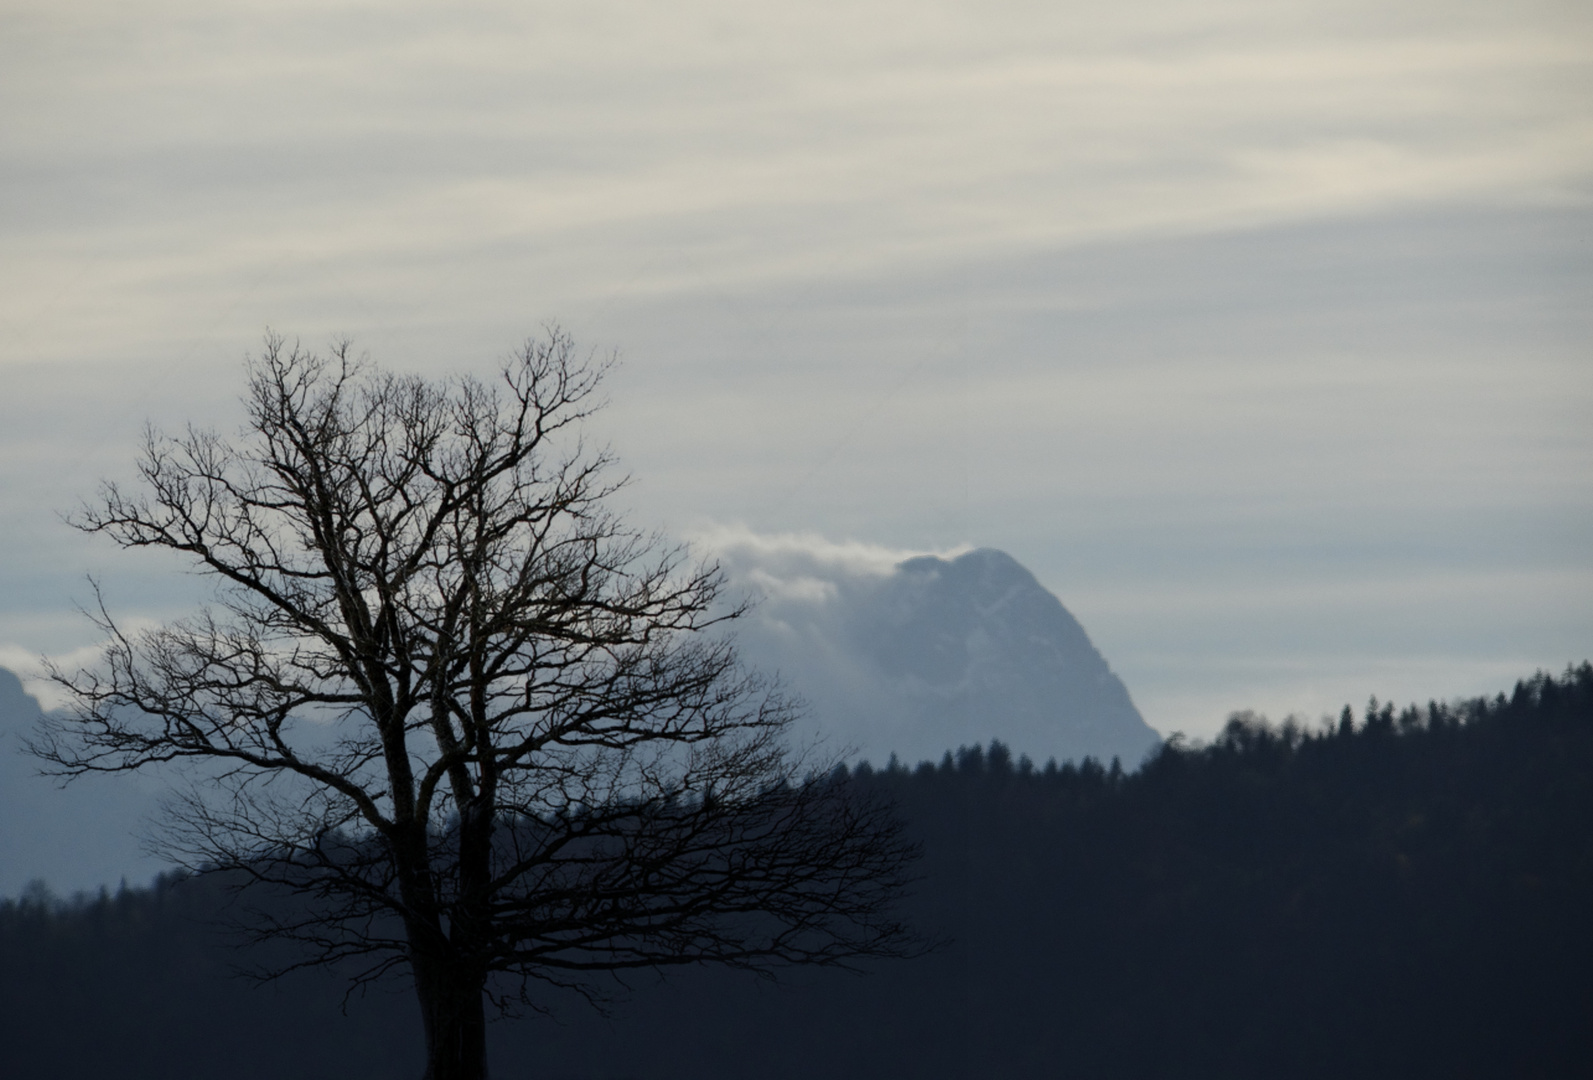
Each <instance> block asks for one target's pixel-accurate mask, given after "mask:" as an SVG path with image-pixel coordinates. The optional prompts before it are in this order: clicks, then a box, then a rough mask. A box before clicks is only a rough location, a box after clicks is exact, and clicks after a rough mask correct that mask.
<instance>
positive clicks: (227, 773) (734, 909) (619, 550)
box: [33, 331, 914, 1080]
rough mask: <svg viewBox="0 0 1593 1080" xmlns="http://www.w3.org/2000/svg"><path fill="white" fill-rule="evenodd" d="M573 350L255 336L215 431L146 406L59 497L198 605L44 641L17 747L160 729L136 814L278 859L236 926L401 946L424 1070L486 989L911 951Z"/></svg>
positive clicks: (175, 841) (465, 1052)
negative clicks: (162, 557) (466, 359)
mask: <svg viewBox="0 0 1593 1080" xmlns="http://www.w3.org/2000/svg"><path fill="white" fill-rule="evenodd" d="M602 374H603V366H602V365H601V364H593V363H590V362H587V361H583V360H580V359H578V358H576V357H575V356H574V352H573V348H572V345H571V343H570V341H569V339H568V338H567V337H566V336H564V335H563V334H562V333H560V332H557V331H553V332H550V333H549V334H548V335H547V336H546V337H545V338H544V339H541V340H538V341H533V342H531V343H528V344H527V345H526V347H525V348H524V349H523V350H521V351H520V352H519V353H518V354H516V355H515V356H514V357H513V359H512V360H511V361H510V362H509V363H507V364H506V365H505V366H504V367H503V369H502V371H501V380H499V381H497V382H495V383H493V384H486V383H483V382H480V381H477V380H475V379H472V378H460V379H455V380H452V381H446V382H434V381H427V380H425V379H421V378H414V377H398V376H395V375H391V374H385V373H382V372H380V371H378V370H376V369H375V368H374V367H372V366H370V365H369V364H367V363H365V362H362V361H359V360H356V359H355V358H353V357H352V356H351V355H350V352H349V348H348V346H347V345H339V346H337V347H335V348H334V350H333V351H332V353H331V354H330V355H329V356H326V357H321V356H318V355H315V354H313V353H310V352H306V351H301V350H300V349H299V348H298V347H297V346H293V347H289V346H287V345H286V344H285V343H284V341H283V340H282V339H280V338H277V337H269V338H268V339H267V342H266V348H265V351H264V353H263V355H262V356H261V357H260V358H259V359H257V360H254V361H251V363H250V368H249V382H248V392H247V394H246V396H245V399H244V400H245V404H246V406H247V416H248V422H247V426H246V428H245V430H244V432H243V433H242V434H241V436H240V437H239V438H238V439H237V440H228V439H226V438H223V437H221V436H219V435H217V434H215V433H214V432H210V431H206V430H202V429H198V428H190V429H189V430H188V431H187V432H186V433H184V434H182V435H180V436H177V437H168V436H165V435H162V434H160V433H158V432H154V431H151V432H150V433H149V434H148V436H147V438H146V442H145V445H144V447H143V452H142V455H141V459H140V463H139V471H140V474H141V478H142V485H141V487H140V489H139V490H137V491H128V490H124V489H122V488H120V487H117V486H115V485H107V486H106V487H105V488H104V489H103V490H102V492H101V497H100V498H99V499H98V500H97V501H96V502H95V503H93V504H92V505H89V506H87V507H86V508H85V509H84V510H83V511H82V512H81V514H80V516H79V517H78V518H77V519H76V520H75V521H74V524H76V525H77V526H78V527H79V528H81V529H84V530H85V531H88V532H94V533H104V534H106V535H108V536H110V537H111V538H112V539H113V540H115V541H116V542H117V543H118V544H120V545H121V546H123V547H127V548H143V547H154V548H165V549H169V550H172V551H175V552H178V553H181V554H182V555H183V556H186V557H187V559H188V560H189V561H190V562H191V564H192V565H193V566H194V567H196V568H197V570H198V571H199V572H201V573H203V574H205V575H208V576H210V577H211V578H213V579H214V581H215V584H216V594H215V598H214V601H213V603H212V604H211V605H210V606H208V607H206V608H204V609H203V610H201V611H199V612H198V613H197V614H195V615H193V616H192V617H190V618H187V619H183V620H181V621H176V622H172V623H169V624H167V625H165V626H161V627H159V628H157V629H152V630H147V631H142V632H138V633H133V632H129V631H126V630H124V629H123V628H122V626H120V625H119V624H118V623H117V621H116V620H115V619H113V618H112V617H111V615H110V614H108V613H107V611H106V607H105V604H104V603H103V601H101V603H100V604H99V607H98V614H97V615H96V619H97V621H98V622H99V624H100V626H101V628H102V629H103V631H104V632H105V633H106V635H107V636H108V639H109V644H108V645H107V646H106V649H105V652H104V656H103V661H102V662H101V663H100V664H99V665H98V666H97V667H95V668H92V669H87V670H80V671H62V670H54V671H52V673H51V674H52V676H53V677H54V678H55V680H56V681H57V682H58V683H59V684H60V685H61V686H63V687H65V688H66V689H67V690H68V691H70V693H71V695H72V698H73V700H74V702H75V709H74V710H73V711H71V712H70V714H68V715H64V716H58V717H52V718H49V719H47V720H46V722H45V725H44V727H42V728H41V729H40V733H39V736H38V738H37V739H36V740H35V742H34V747H33V749H34V751H35V753H37V754H39V755H41V756H42V757H43V758H44V759H45V760H46V761H48V762H50V763H52V764H53V766H54V768H55V769H56V771H58V772H60V773H62V774H65V775H68V776H72V775H81V774H84V773H89V772H95V771H125V770H135V769H144V768H148V767H154V766H163V765H170V764H173V763H183V762H188V763H190V764H191V765H194V766H195V768H194V769H193V770H190V772H189V777H190V783H189V785H188V787H187V788H186V790H185V791H184V792H183V793H182V794H181V795H180V797H179V798H177V799H176V800H174V802H173V804H172V810H171V816H170V820H169V821H168V822H167V823H166V825H167V830H166V833H165V839H166V842H167V846H168V850H170V851H171V852H172V853H173V854H174V855H175V856H176V857H177V858H178V859H179V861H181V862H183V863H184V864H185V865H187V866H189V867H191V868H197V869H201V870H205V871H210V872H215V871H223V872H230V873H231V874H232V875H233V876H235V877H238V878H241V879H242V880H244V881H245V882H248V883H256V884H261V885H265V886H276V887H286V888H287V889H289V890H291V891H292V892H293V893H295V894H297V900H296V901H295V902H294V903H293V904H289V905H284V904H274V905H273V904H269V903H266V904H260V905H258V908H259V910H257V911H256V912H255V916H254V917H255V918H256V919H257V920H258V921H257V922H255V923H254V924H253V932H255V933H257V934H259V935H261V936H276V937H285V938H288V939H291V940H294V941H297V942H299V943H302V944H303V945H305V946H307V947H308V949H307V951H305V952H304V953H302V957H303V959H302V960H301V961H300V962H299V964H295V965H293V966H300V965H315V964H326V963H336V962H343V961H347V962H351V963H352V965H353V966H352V967H351V968H350V969H349V970H350V973H351V978H352V979H353V980H354V983H355V984H356V985H359V984H363V982H365V981H368V980H371V979H375V978H378V977H381V976H383V975H387V974H389V973H392V972H394V971H396V970H399V969H407V971H408V973H409V975H410V976H411V977H412V978H413V982H414V987H415V991H416V994H417V996H418V999H419V1004H420V1010H421V1016H422V1020H423V1023H424V1030H425V1036H426V1046H427V1063H426V1073H425V1075H426V1077H427V1078H429V1080H453V1078H461V1077H463V1078H476V1077H481V1076H484V1075H485V1071H486V1057H485V1046H486V1037H485V1023H486V1019H487V1017H488V1015H489V1012H490V1009H489V1006H493V1007H496V1008H497V1009H500V1010H510V1009H514V1008H516V1007H519V1006H529V1007H531V1008H536V1007H537V1005H538V999H537V995H536V992H535V990H536V986H537V984H538V983H539V981H540V982H542V983H551V984H555V985H558V986H567V987H574V988H576V989H579V990H581V991H582V992H584V993H586V994H587V995H588V996H589V997H590V998H592V999H594V1000H596V999H599V998H601V996H602V995H603V993H604V984H603V982H602V980H601V979H600V978H599V975H600V974H601V973H604V972H610V973H612V972H615V971H620V970H624V969H634V968H654V967H658V966H661V965H672V964H680V963H690V962H699V961H717V962H722V963H726V964H731V965H739V966H742V967H747V968H752V969H755V970H759V971H768V970H769V969H770V968H771V967H772V966H773V965H778V964H781V963H787V962H795V963H820V964H845V963H847V962H849V961H853V960H856V959H858V958H862V957H871V956H882V955H898V954H902V953H904V952H909V951H911V950H912V948H913V946H912V944H911V938H910V935H909V934H908V933H907V932H906V931H905V929H904V928H903V927H902V926H901V925H900V924H899V923H898V922H896V921H894V920H893V918H892V917H891V915H890V912H889V905H890V902H891V901H892V899H893V897H894V895H895V893H896V892H897V890H898V888H899V886H900V885H901V884H902V882H903V880H904V875H905V873H906V872H907V869H908V866H909V864H910V863H911V861H912V859H913V857H914V850H913V848H912V846H911V845H910V844H908V843H906V842H905V841H904V840H903V839H902V838H901V834H900V831H899V827H898V825H897V823H896V822H895V820H894V818H893V817H892V815H891V814H890V812H889V810H888V808H887V807H886V806H884V805H883V804H882V803H880V802H879V801H877V800H875V799H871V798H868V797H865V796H863V795H861V794H859V790H858V788H857V786H856V785H851V784H849V783H847V782H846V781H845V780H844V778H842V777H839V776H834V775H831V774H829V773H828V771H827V770H825V769H823V768H822V767H819V765H820V764H822V763H811V762H808V761H806V760H804V759H803V757H802V756H801V755H793V754H792V753H791V752H790V751H789V750H788V749H787V748H786V747H785V745H784V744H783V742H782V735H783V733H784V731H785V728H786V726H787V724H788V722H789V720H790V719H791V718H792V712H793V709H792V705H791V704H790V703H789V702H788V701H786V700H784V699H783V698H781V696H780V695H779V693H778V692H777V690H776V689H775V688H773V687H771V686H770V685H769V684H768V683H766V682H765V681H763V680H761V679H760V678H759V677H757V676H756V675H753V674H749V673H747V672H745V671H743V670H742V669H741V668H740V667H739V666H738V664H737V661H736V655H735V652H734V650H733V647H732V645H731V643H730V642H729V640H728V639H727V638H726V637H725V636H724V635H723V634H722V633H718V632H717V630H719V629H722V626H721V624H722V623H724V622H725V621H726V620H731V619H734V618H735V617H736V616H737V615H739V614H740V609H739V608H737V607H735V606H734V605H726V604H725V603H724V602H723V601H722V599H721V597H720V593H721V590H722V584H723V581H722V578H721V576H720V574H719V572H718V571H717V569H716V568H715V567H713V566H712V565H707V564H697V563H693V562H691V561H690V558H689V555H688V553H686V552H685V551H684V550H683V549H679V548H674V547H669V546H667V545H665V544H664V543H663V542H662V541H660V540H658V539H656V538H654V537H651V536H649V535H647V534H643V533H640V532H638V531H636V530H635V529H633V528H631V527H630V526H628V525H627V524H625V523H624V522H623V521H622V520H621V519H619V518H618V517H616V516H615V515H614V514H613V513H611V512H610V511H609V510H608V509H606V503H607V502H608V501H609V500H610V498H611V497H612V496H613V494H614V493H615V491H616V489H617V488H618V487H619V486H620V484H621V483H622V481H618V480H615V479H613V478H612V477H611V475H610V474H611V460H610V458H609V456H608V454H607V453H606V452H603V451H594V450H592V449H590V448H589V447H587V446H585V445H584V444H583V443H582V441H581V440H580V437H579V431H580V427H581V424H582V421H583V420H585V419H586V418H587V417H588V416H589V415H590V414H591V413H592V411H593V409H594V408H595V407H596V406H597V397H596V391H597V388H598V385H599V381H600V378H601V376H602Z"/></svg>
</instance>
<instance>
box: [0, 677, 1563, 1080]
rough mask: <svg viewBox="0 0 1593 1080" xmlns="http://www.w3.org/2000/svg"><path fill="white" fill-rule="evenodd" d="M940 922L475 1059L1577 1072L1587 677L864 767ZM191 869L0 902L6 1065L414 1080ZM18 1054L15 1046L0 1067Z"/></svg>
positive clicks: (646, 988) (585, 1064)
mask: <svg viewBox="0 0 1593 1080" xmlns="http://www.w3.org/2000/svg"><path fill="white" fill-rule="evenodd" d="M851 779H852V780H853V781H854V782H859V783H864V784H869V785H874V786H876V787H877V788H878V789H880V790H882V791H884V792H886V793H888V794H889V795H890V796H891V797H892V798H894V799H895V800H896V801H897V802H898V804H899V806H900V808H901V811H902V813H903V815H904V816H905V817H906V819H907V820H908V821H909V823H910V825H911V827H912V829H913V830H914V831H915V833H916V834H917V836H918V837H919V839H920V840H921V841H922V843H923V846H924V851H925V857H924V862H923V871H924V878H923V881H922V882H921V883H920V885H919V887H918V890H917V894H916V895H915V896H914V897H913V898H912V899H911V901H910V902H909V903H910V907H911V911H912V913H913V917H914V919H915V921H916V923H917V924H918V925H919V926H920V927H921V928H923V929H924V931H925V932H926V933H930V934H937V935H941V936H943V937H945V938H946V939H947V944H946V945H945V946H944V947H943V948H942V949H940V950H939V951H938V952H936V953H934V954H932V955H930V956H927V957H925V958H923V959H920V960H914V961H904V962H899V963H895V964H892V965H889V966H886V967H883V968H881V969H880V970H879V971H877V972H876V973H874V974H872V975H869V976H867V977H863V978H854V977H850V976H848V975H845V974H840V973H833V972H812V971H806V972H796V973H793V975H792V976H791V978H790V979H789V980H787V981H786V982H784V983H783V984H782V985H780V986H778V987H771V986H767V985H764V984H760V983H758V982H756V981H755V980H750V979H746V978H743V977H741V976H738V975H736V974H735V973H725V972H708V971H700V972H691V973H687V974H685V975H680V976H676V977H672V978H671V980H670V981H669V982H668V983H666V984H663V985H656V984H653V983H651V982H644V984H643V985H641V986H639V987H638V988H637V990H636V992H635V993H634V994H633V995H631V996H630V997H629V999H628V1000H625V1001H623V1002H621V1003H620V1004H619V1005H618V1006H617V1008H616V1012H615V1018H614V1019H613V1020H612V1021H606V1020H602V1019H599V1018H595V1017H593V1016H592V1015H591V1014H590V1013H589V1012H587V1011H585V1010H584V1009H583V1008H582V1007H581V1006H580V1005H579V1004H578V1003H573V1002H559V1003H558V1012H557V1015H556V1017H555V1019H553V1020H547V1019H541V1018H529V1019H525V1020H521V1021H513V1022H509V1023H505V1024H501V1025H499V1026H498V1027H497V1028H495V1029H494V1032H493V1040H494V1048H495V1054H494V1057H495V1065H494V1068H495V1074H494V1075H495V1076H497V1077H499V1078H500V1080H515V1078H519V1077H527V1078H529V1077H547V1076H553V1077H578V1076H582V1077H620V1076H631V1077H637V1078H651V1077H660V1078H662V1077H688V1076H690V1077H724V1078H727V1080H728V1078H732V1077H748V1076H753V1077H810V1076H826V1077H830V1076H836V1077H846V1076H854V1077H865V1076H867V1077H876V1076H882V1075H883V1076H915V1077H961V1076H968V1077H972V1076H1004V1077H1024V1076H1034V1077H1041V1076H1045V1077H1050V1076H1068V1075H1076V1076H1081V1077H1092V1078H1094V1077H1164V1076H1181V1077H1188V1076H1196V1077H1269V1078H1271V1077H1278V1076H1290V1077H1342V1076H1350V1075H1355V1076H1388V1077H1394V1076H1398V1077H1421V1076H1432V1077H1439V1076H1442V1077H1468V1076H1471V1077H1507V1076H1508V1077H1517V1076H1520V1077H1529V1076H1542V1077H1563V1076H1571V1075H1588V1074H1593V979H1590V977H1589V975H1588V973H1589V972H1590V971H1593V921H1590V920H1589V918H1588V913H1589V912H1590V911H1593V667H1589V666H1588V665H1583V666H1582V667H1580V668H1578V669H1575V670H1572V671H1568V672H1567V673H1566V674H1565V675H1564V676H1563V677H1561V678H1558V679H1555V678H1549V677H1545V676H1538V677H1536V678H1534V679H1532V680H1528V681H1526V682H1524V683H1522V684H1520V685H1518V686H1517V688H1516V690H1515V692H1514V694H1513V695H1512V696H1510V697H1508V698H1507V697H1499V698H1496V699H1493V700H1478V701H1473V702H1469V703H1465V704H1462V705H1457V706H1438V705H1433V706H1429V707H1428V708H1426V709H1421V710H1417V709H1414V708H1413V709H1407V710H1405V711H1403V712H1397V711H1395V710H1394V709H1393V708H1391V707H1388V706H1378V705H1376V703H1375V702H1374V703H1373V705H1372V706H1370V707H1369V708H1368V709H1367V710H1366V712H1365V714H1364V716H1362V717H1361V718H1360V719H1358V720H1355V719H1352V718H1351V717H1349V716H1348V715H1346V716H1345V717H1344V718H1343V720H1341V722H1340V723H1339V724H1338V725H1337V726H1335V727H1332V728H1329V729H1327V730H1323V731H1310V732H1307V731H1303V730H1300V729H1297V728H1294V727H1283V728H1271V727H1267V726H1265V725H1262V724H1259V723H1256V722H1252V721H1247V720H1244V719H1238V720H1236V721H1235V722H1233V723H1232V724H1230V726H1229V728H1228V729H1227V731H1226V732H1225V733H1224V735H1223V736H1222V737H1221V738H1220V739H1218V740H1217V741H1216V742H1215V743H1213V744H1212V745H1210V746H1205V747H1188V746H1180V745H1170V746H1168V747H1166V748H1165V749H1164V751H1163V752H1162V753H1161V754H1160V755H1159V756H1158V757H1156V758H1155V759H1154V760H1152V761H1151V762H1149V763H1148V764H1147V765H1146V766H1145V768H1143V769H1142V770H1140V771H1138V772H1136V773H1134V774H1131V775H1124V774H1123V773H1122V772H1120V771H1117V770H1115V769H1112V770H1108V769H1103V768H1101V767H1100V766H1098V765H1095V764H1093V763H1086V764H1085V765H1084V766H1083V767H1071V766H1069V767H1064V768H1061V769H1057V768H1054V767H1047V768H1045V769H1036V768H1034V767H1033V766H1032V765H1031V764H1030V763H1028V762H1027V761H1025V760H1022V759H1020V760H1018V761H1014V760H1013V759H1012V758H1011V756H1010V754H1009V753H1008V752H1007V751H1006V749H1005V748H1004V747H1002V746H1000V745H999V744H994V745H992V746H991V747H989V748H985V749H981V748H969V749H964V750H963V751H961V752H960V753H959V754H957V755H948V756H947V758H946V759H945V760H944V761H942V762H941V763H940V764H938V765H935V766H930V765H924V766H920V767H919V768H917V769H914V770H910V771H909V770H906V769H901V768H891V769H884V770H870V769H867V768H866V767H865V768H860V769H859V770H857V771H856V773H855V774H854V775H853V777H852V778H851ZM219 897H220V894H219V893H218V891H217V890H216V889H215V888H214V887H213V886H212V885H210V884H207V883H205V882H202V881H186V882H167V883H165V884H163V885H162V886H161V887H160V888H158V889H156V890H153V891H141V892H128V893H124V894H120V895H117V896H104V897H101V898H98V899H92V898H90V899H84V900H80V901H78V902H76V903H72V904H67V905H61V904H52V903H49V902H47V901H46V900H45V899H44V898H42V897H38V896H35V897H33V898H31V899H26V900H25V901H24V902H22V903H15V902H12V903H8V904H6V905H4V906H3V908H0V1015H3V1017H4V1019H3V1021H0V1023H3V1027H4V1030H3V1031H0V1038H3V1040H4V1042H3V1045H4V1046H5V1047H6V1049H5V1050H4V1051H0V1054H3V1055H4V1058H0V1072H4V1073H5V1074H6V1075H15V1076H69V1075H92V1074H100V1075H107V1076H122V1077H146V1076H147V1077H162V1078H167V1077H170V1078H174V1080H175V1078H180V1077H210V1076H222V1075H225V1076H229V1077H237V1078H249V1077H255V1076H260V1077H265V1076H282V1075H290V1074H291V1075H300V1076H306V1077H319V1076H328V1077H330V1076H334V1075H335V1076H339V1077H345V1078H350V1080H353V1078H360V1077H372V1078H375V1077H392V1076H407V1075H413V1074H417V1073H418V1071H419V1064H418V1056H417V1054H418V1043H419V1040H418V1036H417V1034H416V1033H415V1031H414V1030H413V1022H412V1012H413V1006H412V1005H411V1003H410V1002H409V1000H408V999H407V998H406V997H405V996H404V995H403V992H402V988H401V987H399V988H397V989H398V992H397V993H394V994H391V995H387V994H380V993H378V994H373V995H371V996H368V997H366V998H365V999H362V1000H356V1001H355V1002H354V1003H353V1004H352V1006H351V1009H350V1016H349V1017H348V1018H346V1019H345V1018H342V1017H341V1016H339V1014H338V1013H337V1010H336V1006H337V1001H338V991H337V988H336V987H335V986H334V985H333V984H332V983H331V982H329V981H328V980H326V979H324V978H322V977H319V976H301V977H294V978H290V979H288V980H286V981H284V982H282V983H279V984H276V985H274V986H271V987H267V988H265V989H252V988H250V987H249V986H247V985H246V984H243V983H240V982H238V981H235V980H230V979H228V978H227V977H226V975H225V969H226V966H227V963H228V961H229V960H230V959H232V958H234V955H235V954H231V953H228V952H227V951H225V950H223V949H219V948H217V946H216V945H215V944H214V937H213V935H212V934H211V933H210V932H208V931H204V930H202V929H200V927H199V924H198V923H196V922H195V921H194V920H195V917H196V916H198V915H201V914H203V913H206V912H209V911H212V910H213V909H214V908H215V906H216V905H217V904H218V903H219ZM6 1058H8V1059H9V1060H5V1059H6Z"/></svg>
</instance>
